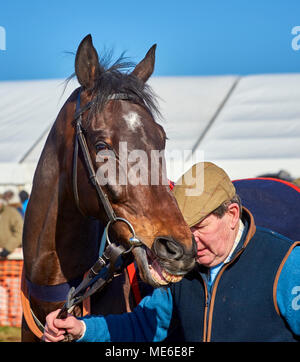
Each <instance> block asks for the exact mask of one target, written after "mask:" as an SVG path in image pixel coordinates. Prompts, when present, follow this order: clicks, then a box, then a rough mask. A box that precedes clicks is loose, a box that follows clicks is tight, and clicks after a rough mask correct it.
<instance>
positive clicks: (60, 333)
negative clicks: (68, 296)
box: [43, 309, 85, 342]
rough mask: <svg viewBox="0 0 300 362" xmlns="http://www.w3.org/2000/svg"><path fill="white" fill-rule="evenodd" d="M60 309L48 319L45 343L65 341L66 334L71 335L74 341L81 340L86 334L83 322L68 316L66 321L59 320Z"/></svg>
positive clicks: (48, 316)
mask: <svg viewBox="0 0 300 362" xmlns="http://www.w3.org/2000/svg"><path fill="white" fill-rule="evenodd" d="M59 312H60V309H57V310H56V311H54V312H52V313H50V314H48V315H47V317H46V326H45V331H44V335H43V341H45V342H60V341H63V340H64V334H65V333H69V334H70V335H71V336H72V337H73V338H74V339H79V338H80V337H82V336H83V334H84V332H85V324H84V322H83V321H81V320H79V319H77V318H75V317H74V316H72V315H71V314H68V316H67V318H65V319H57V318H56V317H57V315H58V313H59Z"/></svg>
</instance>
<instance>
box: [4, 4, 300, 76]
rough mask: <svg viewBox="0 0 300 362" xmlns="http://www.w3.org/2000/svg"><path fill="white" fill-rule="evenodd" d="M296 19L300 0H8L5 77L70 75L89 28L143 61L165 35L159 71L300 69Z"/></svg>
mask: <svg viewBox="0 0 300 362" xmlns="http://www.w3.org/2000/svg"><path fill="white" fill-rule="evenodd" d="M295 26H300V1H299V0H284V1H283V0H264V1H262V0H251V1H248V0H210V1H209V0H206V1H202V0H184V1H178V0H152V1H145V0H139V1H138V0H132V1H124V0H114V1H102V0H89V1H82V0H81V1H78V0H72V1H71V0H51V1H50V0H27V1H25V0H19V1H18V0H15V1H14V0H11V1H8V0H6V1H2V2H0V27H2V29H3V28H4V29H5V33H6V35H5V40H6V50H0V80H16V79H40V78H43V79H45V78H66V77H67V76H69V75H70V74H72V73H73V71H74V55H72V54H70V53H69V52H76V49H77V46H78V44H79V43H80V41H81V39H82V38H83V37H84V36H85V35H87V34H89V33H91V34H92V36H93V41H94V45H95V47H96V48H97V50H98V52H99V53H101V49H103V48H113V49H114V54H115V56H116V57H117V56H118V55H119V54H120V53H121V52H122V51H126V55H128V56H130V57H131V58H132V60H133V61H135V62H138V61H139V60H140V59H141V58H143V56H144V55H145V53H146V52H147V50H148V49H149V48H150V46H151V45H152V44H154V43H157V44H158V48H157V58H156V68H155V73H154V75H157V76H174V75H175V76H176V75H177V76H183V75H188V76H191V75H221V74H242V75H244V74H256V73H281V72H300V49H299V50H293V48H292V39H293V38H295V35H292V34H291V31H292V29H293V27H295ZM0 29H1V28H0ZM299 34H300V32H299ZM1 41H2V45H3V31H2V39H1V32H0V49H1ZM299 44H300V40H299Z"/></svg>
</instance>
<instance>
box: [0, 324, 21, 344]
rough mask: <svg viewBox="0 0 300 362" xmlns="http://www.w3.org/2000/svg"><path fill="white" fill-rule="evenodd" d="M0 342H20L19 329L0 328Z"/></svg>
mask: <svg viewBox="0 0 300 362" xmlns="http://www.w3.org/2000/svg"><path fill="white" fill-rule="evenodd" d="M0 342H21V328H16V327H0Z"/></svg>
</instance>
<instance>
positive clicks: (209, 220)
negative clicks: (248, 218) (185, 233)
mask: <svg viewBox="0 0 300 362" xmlns="http://www.w3.org/2000/svg"><path fill="white" fill-rule="evenodd" d="M233 217H234V215H233V214H232V213H231V212H226V213H225V215H224V216H223V217H222V218H218V217H217V216H215V215H213V214H210V215H208V216H207V217H206V218H205V219H203V220H202V221H201V222H200V223H198V224H197V225H195V226H193V227H192V228H191V231H192V233H193V235H194V237H195V240H196V243H197V258H196V260H197V262H198V263H199V264H202V265H204V266H206V267H213V266H216V265H218V264H220V263H221V262H223V261H224V260H225V259H226V258H227V256H228V255H229V253H230V250H231V248H232V246H233V243H234V240H235V235H236V232H235V230H236V227H235V225H236V220H235V219H233Z"/></svg>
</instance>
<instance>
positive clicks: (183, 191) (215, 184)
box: [173, 162, 236, 227]
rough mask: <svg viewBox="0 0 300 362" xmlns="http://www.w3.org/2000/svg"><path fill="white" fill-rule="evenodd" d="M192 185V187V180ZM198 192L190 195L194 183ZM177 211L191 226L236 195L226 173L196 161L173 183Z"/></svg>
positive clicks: (208, 163)
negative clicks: (192, 181) (178, 209)
mask: <svg viewBox="0 0 300 362" xmlns="http://www.w3.org/2000/svg"><path fill="white" fill-rule="evenodd" d="M191 177H192V178H194V180H195V181H194V183H193V184H192V183H191V181H189V180H192V178H191ZM197 182H198V185H197V188H198V191H200V192H194V193H193V192H192V191H193V189H195V184H196V183H197ZM173 192H174V196H175V198H176V200H177V203H178V206H179V208H180V211H181V213H182V215H183V217H184V219H185V221H186V223H187V224H188V225H189V227H192V226H194V225H196V224H198V223H199V222H200V221H202V220H203V219H204V218H205V217H206V216H208V215H209V214H210V213H211V212H213V211H214V210H215V209H217V208H218V207H219V206H220V205H221V204H222V203H223V202H224V201H229V200H231V199H232V198H233V197H234V195H235V194H236V190H235V187H234V185H233V183H232V182H231V181H230V179H229V177H228V175H227V174H226V172H225V171H224V170H223V169H222V168H220V167H218V166H216V165H215V164H213V163H211V162H199V163H197V164H195V165H194V166H193V167H192V168H191V169H189V170H188V171H187V172H186V173H185V174H184V175H183V176H181V178H180V179H179V180H178V181H177V182H176V184H175V186H174V188H173Z"/></svg>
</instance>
